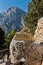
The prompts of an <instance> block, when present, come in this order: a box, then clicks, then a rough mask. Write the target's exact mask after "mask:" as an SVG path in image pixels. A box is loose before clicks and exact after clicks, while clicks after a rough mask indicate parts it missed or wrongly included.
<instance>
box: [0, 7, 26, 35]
mask: <svg viewBox="0 0 43 65" xmlns="http://www.w3.org/2000/svg"><path fill="white" fill-rule="evenodd" d="M25 14H26V12H24V11H23V10H21V9H20V8H18V7H11V8H9V9H8V10H7V11H5V12H2V13H0V27H2V29H3V30H4V31H5V34H8V33H9V32H10V31H11V30H16V31H20V30H21V28H22V27H23V24H24V23H23V19H24V16H25Z"/></svg>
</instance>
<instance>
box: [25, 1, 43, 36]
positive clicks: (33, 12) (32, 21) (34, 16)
mask: <svg viewBox="0 0 43 65" xmlns="http://www.w3.org/2000/svg"><path fill="white" fill-rule="evenodd" d="M41 17H43V0H32V1H31V2H30V3H29V5H28V13H27V14H26V16H25V19H24V21H25V22H24V23H25V25H26V26H28V27H29V28H30V31H31V33H32V35H33V34H34V31H35V29H36V26H37V21H38V19H39V18H41Z"/></svg>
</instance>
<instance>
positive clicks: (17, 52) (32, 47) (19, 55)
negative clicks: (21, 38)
mask: <svg viewBox="0 0 43 65" xmlns="http://www.w3.org/2000/svg"><path fill="white" fill-rule="evenodd" d="M14 44H15V43H14ZM14 44H13V45H14ZM38 47H39V46H38V45H36V44H33V43H32V42H17V43H16V44H15V46H14V48H15V49H14V48H13V53H12V54H11V60H12V62H13V63H15V64H16V63H17V64H18V63H20V62H23V64H24V65H28V64H29V65H31V64H32V62H33V65H37V64H34V63H36V62H38V63H40V62H41V60H42V55H41V54H40V52H39V49H38ZM11 50H12V49H10V51H11ZM38 65H40V64H38Z"/></svg>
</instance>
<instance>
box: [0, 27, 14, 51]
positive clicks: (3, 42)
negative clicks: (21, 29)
mask: <svg viewBox="0 0 43 65" xmlns="http://www.w3.org/2000/svg"><path fill="white" fill-rule="evenodd" d="M14 34H15V31H14V30H12V31H10V33H9V34H8V35H7V36H6V37H5V33H4V31H3V30H2V29H1V28H0V50H2V49H5V48H8V47H9V45H10V42H11V40H12V38H13V36H14Z"/></svg>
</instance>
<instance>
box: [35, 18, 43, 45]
mask: <svg viewBox="0 0 43 65" xmlns="http://www.w3.org/2000/svg"><path fill="white" fill-rule="evenodd" d="M34 39H35V43H37V44H40V43H41V42H43V17H42V18H40V19H39V20H38V24H37V28H36V31H35V35H34Z"/></svg>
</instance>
